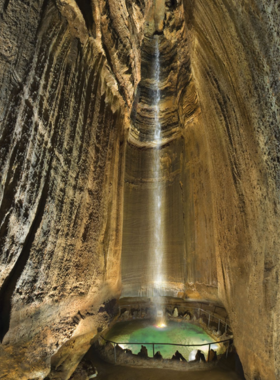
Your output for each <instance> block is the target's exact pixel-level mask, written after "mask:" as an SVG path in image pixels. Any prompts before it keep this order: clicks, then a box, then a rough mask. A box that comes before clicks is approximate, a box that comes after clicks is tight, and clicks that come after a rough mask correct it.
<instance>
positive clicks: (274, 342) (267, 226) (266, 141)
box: [184, 0, 280, 379]
mask: <svg viewBox="0 0 280 380" xmlns="http://www.w3.org/2000/svg"><path fill="white" fill-rule="evenodd" d="M184 8H185V17H186V23H187V26H188V30H189V33H188V37H189V41H190V45H189V47H190V57H191V65H192V72H193V75H194V78H195V85H196V88H197V92H198V97H199V104H200V106H201V114H202V118H203V123H202V125H201V126H200V128H201V129H202V134H203V135H204V136H205V139H206V142H207V147H208V149H207V151H208V153H207V154H208V157H209V165H210V189H211V197H212V202H213V226H214V231H213V244H214V247H215V253H216V258H217V274H218V284H219V288H218V290H219V297H220V299H221V300H222V301H223V303H224V305H225V306H226V308H227V311H228V312H229V316H230V319H231V326H232V328H233V332H234V336H235V343H236V346H237V349H238V353H239V355H240V357H241V360H242V363H243V366H244V371H245V375H246V378H247V379H277V378H279V364H278V358H277V351H278V348H277V347H278V342H279V332H278V329H279V320H278V319H279V317H278V316H279V303H278V296H277V294H278V290H277V289H278V276H279V275H278V273H279V253H278V246H279V234H278V232H277V231H278V221H279V148H278V147H279V133H278V132H279V42H280V41H279V5H278V3H277V2H271V1H257V0H255V1H253V0H252V1H243V2H235V1H230V0H226V1H218V0H217V1H216V0H215V1H211V2H205V1H200V0H195V1H185V2H184Z"/></svg>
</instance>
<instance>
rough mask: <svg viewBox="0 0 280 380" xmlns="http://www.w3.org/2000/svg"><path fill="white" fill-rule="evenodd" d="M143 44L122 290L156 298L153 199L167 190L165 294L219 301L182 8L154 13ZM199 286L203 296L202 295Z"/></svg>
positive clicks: (130, 150)
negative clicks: (158, 143) (158, 135)
mask: <svg viewBox="0 0 280 380" xmlns="http://www.w3.org/2000/svg"><path fill="white" fill-rule="evenodd" d="M147 20H148V21H147V22H146V24H145V30H144V38H143V42H142V46H141V52H142V55H141V59H142V65H141V67H142V70H141V81H140V83H139V86H138V89H137V94H136V98H135V102H134V105H133V111H132V117H131V121H132V127H131V131H130V134H129V136H128V141H129V143H128V147H127V152H126V173H125V196H124V230H123V250H122V284H123V291H122V295H124V296H136V295H138V294H142V295H151V292H152V290H151V289H149V288H151V286H152V285H151V284H152V282H153V280H154V279H153V278H152V273H153V272H154V270H153V269H152V268H153V267H156V266H157V265H158V257H156V255H155V254H154V252H155V250H156V244H157V240H156V228H157V220H156V219H155V218H159V216H156V217H155V215H154V210H155V207H154V202H155V197H154V196H153V194H154V192H155V191H156V189H157V187H158V186H160V187H161V189H162V215H161V223H162V225H163V230H162V231H163V236H162V240H163V241H162V256H163V272H164V273H163V278H164V280H165V284H164V285H163V288H164V290H163V291H162V292H161V294H162V295H163V294H165V295H175V296H177V295H179V296H182V295H183V294H184V292H186V295H187V296H190V297H192V298H196V297H198V298H206V299H213V298H214V299H215V300H217V275H216V259H215V253H214V246H213V227H212V224H213V221H212V215H211V214H212V204H211V196H210V195H209V194H208V193H207V192H208V190H207V188H208V189H209V168H208V167H209V163H208V159H207V146H206V140H205V138H204V136H203V135H202V134H201V127H200V125H201V123H202V120H201V116H200V109H199V106H198V102H197V93H196V89H195V85H194V81H193V77H192V73H191V67H190V57H189V51H188V39H187V35H186V24H185V20H184V8H183V5H182V4H181V5H179V6H172V5H169V6H168V5H166V6H165V4H164V3H162V2H159V3H157V5H156V6H154V7H151V8H150V11H149V14H148V16H147ZM156 44H158V46H159V62H160V76H159V79H160V82H159V84H158V86H159V90H160V102H159V122H160V124H161V137H162V145H161V147H160V153H159V156H160V157H159V160H160V182H161V184H160V185H159V184H158V183H157V181H156V178H157V175H156V173H155V171H156V169H157V168H156V164H155V156H154V155H155V149H156V148H155V143H154V133H155V128H156V126H155V123H156V118H155V113H156V105H155V98H156V94H155V93H156V89H155V88H156V84H155V61H156ZM198 288H199V291H197V289H198Z"/></svg>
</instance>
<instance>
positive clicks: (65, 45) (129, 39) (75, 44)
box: [0, 0, 146, 379]
mask: <svg viewBox="0 0 280 380" xmlns="http://www.w3.org/2000/svg"><path fill="white" fill-rule="evenodd" d="M145 7H146V3H145V2H138V3H137V4H136V3H134V2H131V3H130V4H129V6H128V7H126V5H125V2H124V1H123V2H119V1H104V2H99V1H96V2H95V1H93V2H86V1H84V2H82V1H77V2H75V1H70V0H69V1H57V3H55V2H53V1H45V2H43V1H42V2H37V1H36V2H35V1H31V2H28V3H27V2H18V1H17V0H15V1H2V2H1V3H0V9H1V14H2V16H1V17H2V21H1V39H2V42H1V49H2V51H1V57H0V59H1V74H0V75H1V79H0V81H1V105H0V107H1V137H0V138H1V143H0V144H1V154H0V156H1V165H0V167H1V222H0V228H1V230H0V238H1V242H0V244H1V279H0V283H1V294H0V300H1V301H0V309H1V339H2V338H3V337H4V336H5V338H4V340H3V343H5V344H6V346H5V347H6V351H5V352H6V354H5V357H6V358H9V359H7V360H6V361H1V365H2V366H4V367H5V368H1V370H0V372H1V374H2V373H5V374H6V371H8V373H7V376H8V377H9V376H10V377H9V378H13V379H14V378H22V379H24V378H34V377H38V376H39V373H41V375H40V376H43V377H44V375H45V376H46V375H47V373H48V372H49V366H50V363H49V358H50V356H51V355H52V354H54V353H55V352H56V351H57V350H58V349H59V347H60V346H61V345H62V344H63V343H64V342H65V341H66V340H67V339H69V338H70V337H71V336H72V334H73V332H74V331H76V334H78V335H82V334H85V333H88V332H89V331H90V332H91V336H89V337H88V339H87V346H88V347H89V341H90V339H91V338H92V336H93V335H94V334H93V332H94V331H95V333H96V329H97V327H99V326H101V325H102V323H104V320H106V315H105V314H106V313H105V314H104V313H103V314H104V318H105V319H104V320H103V322H102V318H101V317H100V315H99V314H100V313H99V314H98V310H99V307H100V305H101V304H102V302H104V301H106V299H110V298H112V297H117V296H118V295H119V294H120V274H119V271H120V265H119V262H120V253H121V230H122V213H121V210H122V197H123V195H122V194H123V191H122V183H123V162H124V161H123V160H124V150H125V134H126V132H125V129H126V127H127V126H126V123H125V121H126V117H127V115H128V114H129V113H130V107H131V103H132V100H133V93H134V88H135V86H136V84H137V81H138V80H139V78H140V62H139V59H138V56H137V54H138V51H139V49H138V46H139V45H140V41H141V35H142V33H141V24H142V22H143V21H142V20H144V19H145ZM89 11H90V12H91V13H89ZM83 14H85V15H87V16H88V18H87V17H85V18H84V16H83ZM91 15H92V17H91ZM103 314H102V313H101V315H103ZM107 318H108V316H107ZM8 330H9V331H8ZM23 341H24V342H28V343H26V345H25V349H23V348H22V347H23V343H22V342H23ZM7 344H9V345H10V346H7ZM16 345H18V346H19V347H20V349H19V348H18V347H17V350H18V351H19V352H21V354H22V352H23V351H24V355H25V358H24V356H23V354H22V357H20V354H19V353H18V356H17V364H16V365H18V366H19V367H20V361H21V360H24V363H25V364H24V368H25V371H26V373H25V374H23V372H24V371H21V372H18V373H16V372H13V371H12V370H11V368H12V364H11V363H10V360H12V357H10V356H9V354H10V353H11V352H15V351H16V350H14V349H13V348H7V347H16ZM85 347H86V344H84V346H83V347H82V349H83V350H85ZM9 350H10V351H9ZM11 350H12V351H11ZM13 350H14V351H13ZM34 358H36V359H34ZM37 361H40V363H39V364H38V368H37V367H36V362H37ZM62 361H63V360H62ZM30 363H32V366H31V364H30ZM60 364H61V363H60ZM18 370H19V369H18ZM15 371H16V369H15ZM19 371H20V370H19ZM70 372H71V371H70ZM40 378H41V377H40Z"/></svg>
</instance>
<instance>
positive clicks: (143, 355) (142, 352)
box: [138, 346, 148, 358]
mask: <svg viewBox="0 0 280 380" xmlns="http://www.w3.org/2000/svg"><path fill="white" fill-rule="evenodd" d="M138 356H140V357H141V358H147V357H148V350H147V348H146V347H145V346H141V350H140V352H139V353H138Z"/></svg>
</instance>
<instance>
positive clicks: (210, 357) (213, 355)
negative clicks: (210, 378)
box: [208, 349, 217, 362]
mask: <svg viewBox="0 0 280 380" xmlns="http://www.w3.org/2000/svg"><path fill="white" fill-rule="evenodd" d="M216 360H217V353H216V351H214V350H212V349H211V350H210V352H209V355H208V361H209V362H214V361H216Z"/></svg>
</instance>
